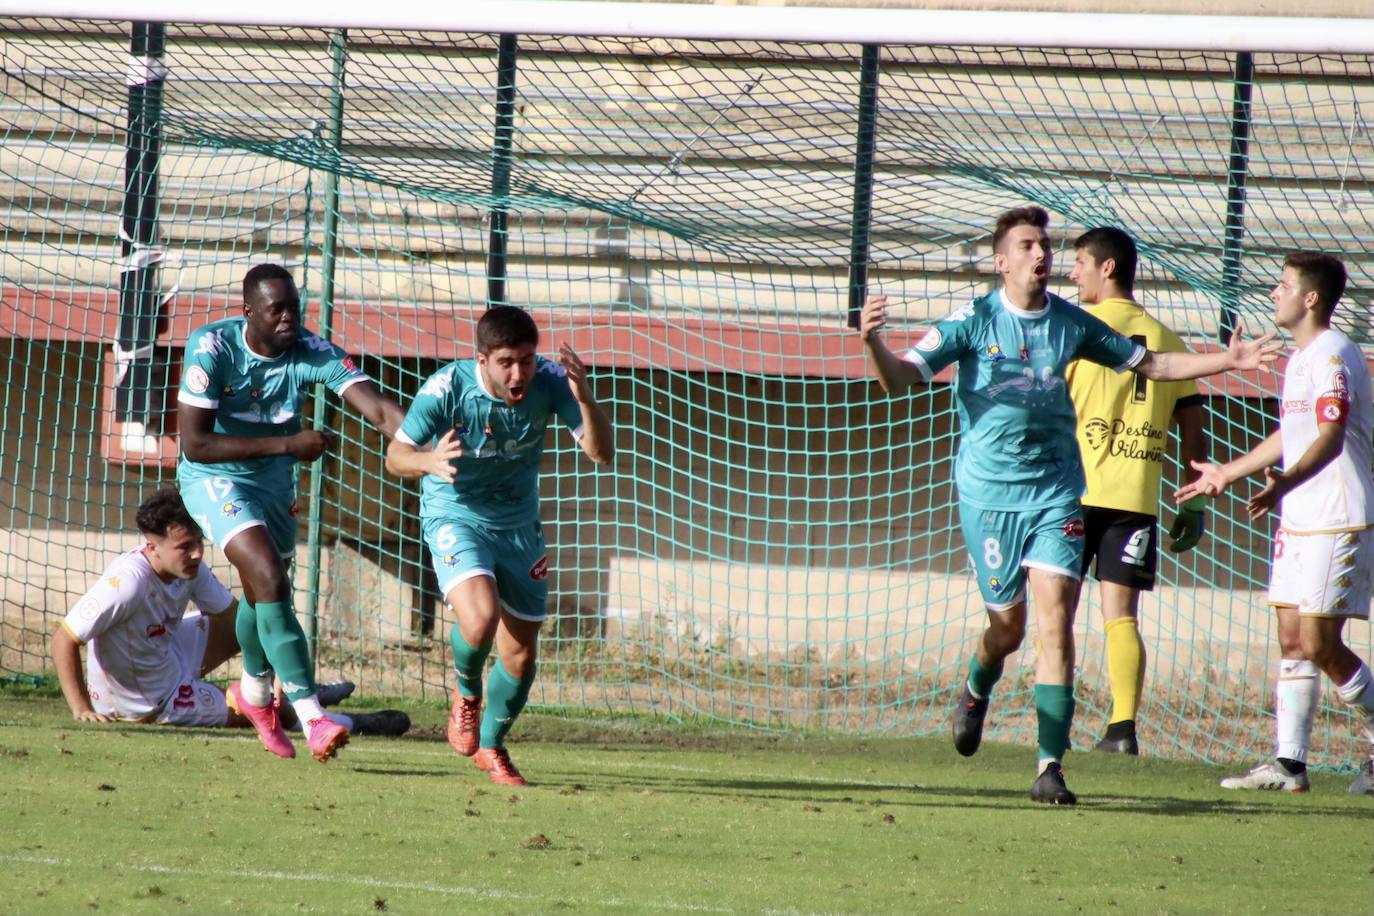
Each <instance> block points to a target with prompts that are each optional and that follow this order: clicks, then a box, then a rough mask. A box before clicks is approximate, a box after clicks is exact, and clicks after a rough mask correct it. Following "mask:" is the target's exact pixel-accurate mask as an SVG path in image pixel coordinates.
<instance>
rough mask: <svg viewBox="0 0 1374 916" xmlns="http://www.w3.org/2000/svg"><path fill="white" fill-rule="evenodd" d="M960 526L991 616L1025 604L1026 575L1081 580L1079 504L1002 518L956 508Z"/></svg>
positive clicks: (998, 514) (997, 512)
mask: <svg viewBox="0 0 1374 916" xmlns="http://www.w3.org/2000/svg"><path fill="white" fill-rule="evenodd" d="M959 522H960V527H961V528H962V529H963V532H964V543H965V544H967V545H968V552H969V562H970V563H971V565H972V566H973V571H974V573H975V574H976V575H977V577H978V591H979V592H980V593H981V594H982V596H983V602H984V603H985V604H986V605H987V606H988V609H989V610H993V611H1005V610H1007V609H1008V608H1011V607H1014V606H1015V605H1017V604H1020V603H1021V602H1022V601H1024V600H1026V570H1027V569H1028V568H1034V569H1044V570H1048V571H1050V572H1055V573H1059V574H1060V575H1063V576H1068V577H1069V578H1070V579H1076V580H1081V579H1082V578H1083V573H1082V567H1083V510H1082V508H1080V507H1079V505H1078V502H1077V500H1075V501H1074V502H1071V503H1065V504H1062V505H1057V506H1038V507H1036V508H1034V509H1024V510H1019V511H1013V512H1004V511H1000V510H996V509H980V508H978V507H977V506H970V505H966V504H960V506H959Z"/></svg>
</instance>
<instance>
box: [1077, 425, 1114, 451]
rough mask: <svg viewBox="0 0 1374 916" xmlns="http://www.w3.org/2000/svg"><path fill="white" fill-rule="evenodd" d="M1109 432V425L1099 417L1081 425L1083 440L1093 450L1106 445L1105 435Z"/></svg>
mask: <svg viewBox="0 0 1374 916" xmlns="http://www.w3.org/2000/svg"><path fill="white" fill-rule="evenodd" d="M1111 431H1112V427H1111V425H1110V424H1108V423H1107V421H1106V420H1104V419H1102V418H1101V417H1093V418H1092V419H1091V420H1089V421H1088V422H1087V423H1084V424H1083V438H1084V439H1087V440H1088V444H1089V445H1091V446H1092V447H1093V448H1095V449H1098V448H1101V447H1102V446H1104V445H1106V444H1107V434H1108V433H1110V432H1111Z"/></svg>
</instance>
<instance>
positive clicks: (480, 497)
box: [396, 356, 582, 529]
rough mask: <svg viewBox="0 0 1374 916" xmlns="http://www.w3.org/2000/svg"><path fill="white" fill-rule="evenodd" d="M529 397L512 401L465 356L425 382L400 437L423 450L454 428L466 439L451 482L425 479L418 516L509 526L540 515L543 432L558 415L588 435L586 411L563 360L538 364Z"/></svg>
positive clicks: (578, 432)
mask: <svg viewBox="0 0 1374 916" xmlns="http://www.w3.org/2000/svg"><path fill="white" fill-rule="evenodd" d="M537 366H538V369H537V371H536V372H535V373H534V378H533V380H531V382H530V384H529V387H528V388H527V389H526V391H525V397H524V398H523V399H522V400H521V401H520V403H519V404H516V405H514V406H510V405H508V404H506V402H505V401H502V400H500V399H499V398H496V397H494V396H493V395H492V394H491V393H490V392H489V391H487V389H486V386H485V385H484V384H483V383H482V380H481V377H480V375H479V373H478V370H477V361H476V360H473V359H460V360H455V361H454V362H451V363H449V364H448V365H447V366H444V367H443V368H442V369H440V370H439V371H438V372H436V373H434V374H433V375H431V376H430V377H429V379H428V380H427V381H426V382H425V383H424V385H423V386H421V388H420V390H419V392H418V393H417V394H416V395H415V400H414V401H412V402H411V405H410V410H409V411H407V413H406V418H405V422H403V423H402V424H401V429H400V432H398V433H397V435H396V438H397V439H398V440H400V441H401V442H406V443H409V444H410V445H414V446H417V447H421V448H423V447H428V446H431V445H433V443H435V442H436V441H437V440H438V439H439V438H440V437H441V436H443V434H444V433H446V432H448V431H449V430H450V429H452V430H455V431H456V432H457V439H458V440H459V441H461V442H462V445H463V452H464V453H463V455H462V457H460V458H458V459H457V460H455V461H454V463H453V466H454V468H455V469H456V470H457V471H458V475H457V476H456V477H455V478H454V479H453V482H452V483H449V482H448V481H446V480H444V479H443V478H441V477H436V476H434V475H433V474H426V475H425V477H424V480H423V481H421V483H420V518H421V519H422V520H429V519H436V518H443V519H452V520H457V521H464V522H470V523H473V524H477V525H481V526H483V527H487V528H496V529H511V528H517V527H520V526H521V525H528V524H530V523H531V522H534V521H536V520H537V519H538V518H539V462H540V459H541V458H542V457H543V455H544V430H545V429H547V428H548V425H549V418H550V417H551V416H554V415H557V416H558V417H559V418H560V419H562V421H563V423H564V425H565V426H567V427H568V429H570V430H572V432H573V435H574V436H576V437H579V438H580V437H581V435H582V410H581V408H579V407H578V404H577V400H576V399H575V398H574V397H573V394H572V389H571V388H569V387H568V377H567V375H566V374H565V373H564V371H563V367H562V366H560V365H559V364H558V363H556V362H554V361H552V360H547V359H544V358H543V357H542V356H541V357H539V358H538V361H537Z"/></svg>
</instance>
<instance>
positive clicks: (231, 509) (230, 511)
mask: <svg viewBox="0 0 1374 916" xmlns="http://www.w3.org/2000/svg"><path fill="white" fill-rule="evenodd" d="M219 511H220V512H223V513H224V514H225V515H227V516H229V517H230V518H233V517H234V516H236V515H238V514H239V513H240V512H242V511H243V506H240V505H239V501H238V500H237V499H231V500H229V501H228V502H227V503H225V504H224V505H222V506H220V507H219Z"/></svg>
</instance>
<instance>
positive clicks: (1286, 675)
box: [1274, 658, 1322, 763]
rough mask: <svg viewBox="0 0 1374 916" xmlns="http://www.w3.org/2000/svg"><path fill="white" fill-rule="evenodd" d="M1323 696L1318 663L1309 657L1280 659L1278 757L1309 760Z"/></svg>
mask: <svg viewBox="0 0 1374 916" xmlns="http://www.w3.org/2000/svg"><path fill="white" fill-rule="evenodd" d="M1321 698H1322V691H1321V672H1320V671H1318V670H1317V666H1316V665H1314V664H1312V663H1311V662H1309V661H1306V660H1297V659H1291V658H1283V659H1279V679H1278V681H1277V682H1276V683H1275V684H1274V709H1275V711H1276V713H1277V715H1276V719H1275V723H1274V736H1275V738H1276V740H1277V742H1278V751H1277V752H1276V753H1275V754H1274V756H1275V757H1283V758H1285V759H1287V760H1296V761H1298V762H1300V763H1306V762H1307V749H1308V747H1310V746H1311V744H1312V722H1313V720H1314V719H1316V717H1317V705H1318V704H1319V703H1320V702H1321Z"/></svg>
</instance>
